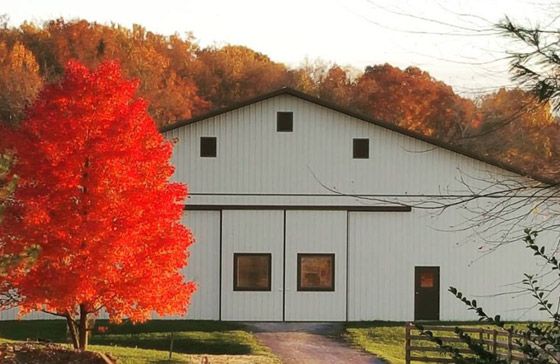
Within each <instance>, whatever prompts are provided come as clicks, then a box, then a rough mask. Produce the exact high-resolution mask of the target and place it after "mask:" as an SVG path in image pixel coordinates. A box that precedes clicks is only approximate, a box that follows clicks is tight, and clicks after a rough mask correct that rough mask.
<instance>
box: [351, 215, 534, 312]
mask: <svg viewBox="0 0 560 364" xmlns="http://www.w3.org/2000/svg"><path fill="white" fill-rule="evenodd" d="M457 218H458V215H457V212H456V210H454V209H451V210H450V211H448V212H445V213H444V214H443V215H441V216H440V217H438V222H440V223H441V222H442V221H444V222H445V223H451V222H452V221H453V220H456V219H457ZM440 226H441V225H440ZM463 234H465V233H464V232H463ZM457 235H461V233H458V232H456V231H451V232H445V231H442V230H439V229H438V228H437V226H436V225H435V224H434V219H433V218H432V217H430V216H428V215H426V214H425V213H424V212H422V211H418V210H416V211H413V212H411V213H386V212H350V214H349V253H348V254H349V292H350V295H349V307H348V308H349V317H348V318H349V320H350V321H361V320H396V321H402V320H413V319H414V267H415V266H439V267H440V319H442V320H475V319H477V317H476V316H475V314H474V313H473V312H472V311H468V310H467V309H466V307H465V305H464V304H462V303H461V302H460V301H459V300H457V299H456V298H455V297H453V296H452V295H451V294H450V293H449V292H448V291H447V289H448V288H449V286H454V287H457V288H458V289H459V290H461V291H462V292H464V293H465V294H466V295H467V296H469V297H470V298H476V299H477V301H478V303H479V304H480V305H482V306H483V307H484V309H485V311H486V312H487V313H489V314H497V313H499V314H501V315H502V317H503V318H506V319H511V320H527V319H539V318H542V317H543V316H542V315H540V314H539V312H538V311H537V310H535V309H532V310H531V307H532V306H533V304H534V301H533V299H532V297H530V296H529V295H519V293H511V292H514V291H518V290H519V287H520V284H519V282H520V280H521V279H523V276H522V274H523V272H538V271H539V267H538V266H536V264H535V261H534V260H533V259H531V254H530V252H528V251H527V249H526V248H525V247H524V244H523V243H522V242H519V244H513V245H508V246H503V247H501V248H500V250H499V252H497V253H494V254H490V255H487V256H485V257H484V258H482V259H478V258H481V256H482V253H481V252H479V251H478V249H477V246H475V245H474V244H472V243H468V244H460V243H458V241H460V240H461V237H460V236H457ZM515 283H517V284H515ZM507 292H510V293H509V294H507ZM512 297H516V298H515V300H512Z"/></svg>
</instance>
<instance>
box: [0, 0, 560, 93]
mask: <svg viewBox="0 0 560 364" xmlns="http://www.w3.org/2000/svg"><path fill="white" fill-rule="evenodd" d="M0 14H7V15H8V17H9V24H10V25H12V26H18V25H20V24H21V23H22V22H24V21H33V22H36V23H42V22H43V21H46V20H50V19H54V18H59V17H63V18H65V19H67V20H70V19H77V18H81V19H87V20H89V21H96V22H98V23H102V24H110V23H118V24H120V25H124V26H128V27H130V26H131V25H132V24H141V25H143V26H144V27H145V28H147V29H148V30H150V31H153V32H157V33H160V34H165V35H169V34H174V33H178V34H180V35H186V34H188V33H191V34H192V35H193V36H194V37H195V39H196V41H197V43H198V44H199V45H200V46H202V47H206V46H222V45H225V44H237V45H244V46H247V47H250V48H252V49H254V50H256V51H258V52H261V53H264V54H266V55H268V56H269V57H270V58H271V59H272V60H274V61H277V62H282V63H285V64H287V65H288V66H290V67H297V66H299V65H301V64H302V63H303V62H305V61H306V60H307V61H309V62H315V61H317V60H320V61H321V62H326V63H337V64H339V65H342V66H349V67H352V68H355V69H357V70H363V69H364V68H365V67H366V66H368V65H375V64H383V63H390V64H392V65H394V66H398V67H401V68H405V67H408V66H417V67H420V68H421V69H423V70H426V71H428V72H429V73H430V74H431V75H432V76H433V77H435V78H436V79H438V80H441V81H444V82H445V83H447V84H450V85H451V86H453V88H454V90H455V91H456V92H458V93H459V94H462V95H464V96H471V97H476V96H478V95H480V94H483V93H486V92H491V91H494V90H497V89H498V88H500V87H511V86H513V85H514V83H512V81H511V80H510V77H509V73H508V60H507V55H508V53H507V52H508V51H511V50H514V49H518V48H516V47H518V45H516V44H515V43H514V42H513V41H512V39H510V38H508V37H505V36H504V35H503V34H500V33H499V32H498V31H497V30H496V29H495V27H494V25H495V24H496V23H498V22H500V21H501V20H503V19H504V18H505V16H508V17H510V18H511V19H512V20H514V21H516V22H518V23H520V24H524V25H535V24H539V25H543V26H547V25H552V26H554V25H556V26H557V25H560V21H558V19H556V16H557V15H558V14H560V5H559V4H558V3H557V4H555V3H554V2H553V1H546V0H540V1H538V0H535V1H529V0H448V1H446V0H282V1H277V0H276V1H272V0H235V1H227V0H197V1H194V0H159V1H154V0H151V1H147V0H134V1H130V0H96V1H78V0H48V1H47V0H0Z"/></svg>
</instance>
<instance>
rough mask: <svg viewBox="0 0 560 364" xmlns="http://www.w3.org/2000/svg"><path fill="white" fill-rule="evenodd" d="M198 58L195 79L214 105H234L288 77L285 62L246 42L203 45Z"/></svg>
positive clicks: (267, 89)
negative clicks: (232, 44)
mask: <svg viewBox="0 0 560 364" xmlns="http://www.w3.org/2000/svg"><path fill="white" fill-rule="evenodd" d="M198 60H199V63H198V65H197V69H196V70H195V79H196V83H197V85H198V87H199V88H200V92H201V94H202V95H205V97H206V98H207V99H208V100H209V101H210V102H211V103H212V105H213V106H214V107H221V106H226V105H231V104H233V103H235V102H237V101H240V100H244V99H247V98H249V97H253V96H256V95H259V94H262V93H264V92H267V91H270V90H273V89H276V88H279V87H281V86H284V85H286V84H287V83H288V81H289V74H288V71H287V69H286V66H284V65H283V64H280V63H276V62H273V61H271V60H270V58H268V57H267V56H265V55H264V54H261V53H258V52H255V51H253V50H251V49H249V48H247V47H243V46H225V47H223V48H208V49H203V50H201V51H199V52H198Z"/></svg>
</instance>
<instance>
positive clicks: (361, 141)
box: [352, 138, 369, 159]
mask: <svg viewBox="0 0 560 364" xmlns="http://www.w3.org/2000/svg"><path fill="white" fill-rule="evenodd" d="M352 156H353V158H354V159H368V158H369V139H366V138H356V139H353V140H352Z"/></svg>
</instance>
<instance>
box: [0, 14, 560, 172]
mask: <svg viewBox="0 0 560 364" xmlns="http://www.w3.org/2000/svg"><path fill="white" fill-rule="evenodd" d="M372 46H373V45H372ZM70 59H77V60H79V61H80V62H82V63H83V64H85V65H86V66H88V67H92V68H93V67H95V66H97V65H98V64H99V63H100V62H102V61H103V60H107V59H117V60H119V61H120V62H121V64H122V68H123V71H124V73H125V76H126V77H128V78H136V79H138V80H139V81H140V88H139V93H140V96H142V97H144V98H146V99H147V100H149V102H150V108H149V111H150V113H151V115H152V117H153V118H154V119H155V120H156V121H157V122H158V124H159V125H160V126H163V125H167V124H170V123H173V122H175V121H176V120H179V119H188V118H190V117H192V116H195V115H198V114H201V113H203V112H205V111H208V110H211V109H214V108H218V107H222V106H226V105H230V104H232V103H234V102H236V101H241V100H244V99H247V98H250V97H253V96H256V95H258V94H262V93H264V92H267V91H270V90H273V89H277V88H279V87H282V86H290V87H293V88H296V89H299V90H301V91H303V92H306V93H309V94H312V95H316V96H318V97H320V98H323V99H326V100H329V101H332V102H334V103H336V104H339V105H341V106H346V107H350V108H352V109H354V110H358V111H360V112H362V113H365V114H367V115H369V116H371V117H374V118H378V119H382V120H384V121H387V122H391V123H395V124H397V125H399V126H402V127H404V128H408V129H411V130H414V131H416V132H419V133H423V134H426V135H430V136H433V137H436V138H439V139H441V140H444V141H446V142H450V143H453V144H456V145H459V146H461V147H464V148H467V149H470V150H472V151H474V152H476V153H479V154H481V155H486V156H491V157H494V158H497V159H499V160H502V161H504V162H506V163H509V164H513V165H516V166H517V167H520V168H523V169H524V170H526V171H527V172H528V173H533V174H540V175H544V176H548V177H554V176H556V175H558V174H559V173H560V170H559V168H558V165H557V163H556V160H557V159H558V156H559V154H560V149H559V147H558V146H559V145H560V144H559V142H560V127H559V126H558V123H557V122H556V119H555V117H554V116H553V114H552V109H551V106H550V105H549V104H546V103H545V104H541V103H538V102H536V101H535V99H534V98H533V97H532V95H530V94H529V93H527V92H525V91H523V90H520V89H513V90H499V91H498V92H496V93H494V94H488V95H485V96H482V97H480V98H479V99H476V100H473V99H468V98H464V97H461V96H459V95H457V94H456V93H455V92H454V91H453V89H452V88H451V87H450V86H449V85H446V84H445V83H443V82H441V81H438V80H435V79H434V78H433V77H431V76H430V74H428V73H427V72H425V71H422V70H421V69H419V68H416V67H409V68H406V69H404V70H402V69H399V68H397V67H393V66H391V65H389V64H384V65H372V66H368V67H366V69H365V70H364V71H363V72H361V73H359V74H356V73H355V72H351V71H350V70H348V69H346V68H344V67H341V66H339V65H336V64H334V65H325V64H324V63H315V64H306V65H304V66H301V67H299V68H296V69H292V68H288V67H287V66H286V65H284V64H282V63H278V62H274V61H272V60H271V59H270V58H269V57H267V56H266V55H264V54H261V53H258V52H256V51H254V50H251V49H249V48H247V47H243V46H235V45H227V46H224V47H210V48H201V47H200V46H199V45H198V44H197V42H196V39H195V38H194V37H192V36H179V35H173V36H162V35H159V34H154V33H152V32H149V31H147V30H146V29H144V28H143V27H141V26H138V25H135V26H133V27H132V29H128V28H125V27H122V26H119V25H111V26H107V25H100V24H96V23H89V22H87V21H85V20H76V21H65V20H63V19H58V20H53V21H50V22H47V23H45V24H40V25H38V24H33V23H26V24H23V25H21V26H20V27H18V28H13V27H8V26H7V25H6V24H4V25H0V119H1V120H2V121H3V122H5V123H12V124H17V122H18V121H19V120H21V119H22V118H23V117H24V110H25V108H26V107H27V106H29V105H30V104H31V103H32V102H33V100H34V99H35V98H36V96H37V94H38V93H39V92H40V90H41V88H42V85H43V84H45V83H52V82H57V80H59V79H60V77H61V74H62V72H63V68H64V65H65V64H66V62H67V61H68V60H70Z"/></svg>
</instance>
